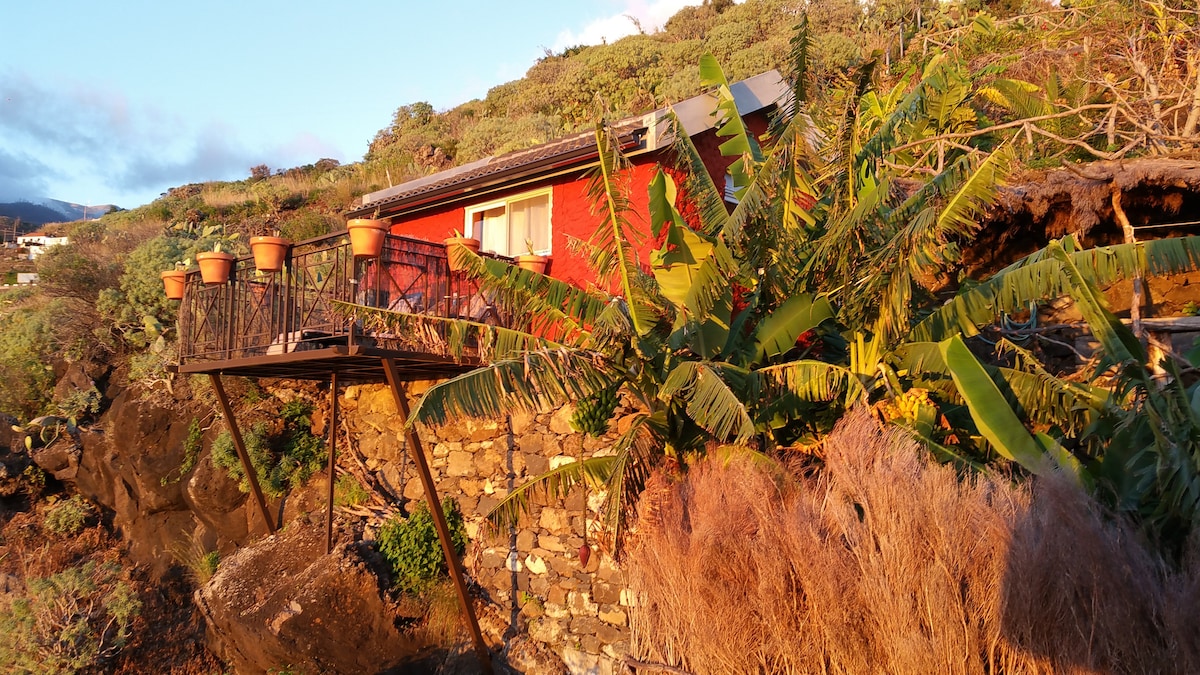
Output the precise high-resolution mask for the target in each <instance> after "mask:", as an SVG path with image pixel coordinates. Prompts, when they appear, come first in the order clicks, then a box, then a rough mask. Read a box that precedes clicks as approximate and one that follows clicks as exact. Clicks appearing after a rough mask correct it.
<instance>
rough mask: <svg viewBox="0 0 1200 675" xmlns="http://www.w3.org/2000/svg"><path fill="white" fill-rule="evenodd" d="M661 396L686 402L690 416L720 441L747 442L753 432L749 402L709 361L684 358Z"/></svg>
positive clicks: (664, 399) (674, 370)
mask: <svg viewBox="0 0 1200 675" xmlns="http://www.w3.org/2000/svg"><path fill="white" fill-rule="evenodd" d="M658 396H659V399H660V400H662V401H664V402H665V401H670V400H671V399H676V400H678V401H680V402H681V403H683V405H684V409H685V410H686V411H687V414H688V417H690V418H691V419H692V421H694V422H695V423H696V424H698V425H699V426H700V427H701V428H703V429H704V430H705V431H707V432H708V433H710V434H712V435H713V437H714V438H716V439H718V440H721V441H724V440H731V439H732V440H734V441H736V442H744V441H746V440H748V439H749V438H750V437H751V436H753V435H754V421H753V420H751V419H750V415H749V413H748V412H747V411H746V405H745V404H744V403H743V402H742V401H741V400H740V399H739V398H738V396H737V394H735V393H733V391H732V390H731V389H730V388H729V385H728V384H726V383H725V380H724V379H722V378H721V375H720V373H719V372H718V371H717V370H716V369H714V368H713V367H712V366H711V365H709V364H705V363H701V362H697V361H684V362H683V363H680V364H679V365H677V366H675V368H674V369H673V370H672V371H671V372H670V374H669V375H667V379H666V380H665V381H664V382H663V386H662V390H661V391H660V392H659V395H658Z"/></svg>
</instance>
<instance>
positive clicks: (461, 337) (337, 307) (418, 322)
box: [332, 301, 563, 361]
mask: <svg viewBox="0 0 1200 675" xmlns="http://www.w3.org/2000/svg"><path fill="white" fill-rule="evenodd" d="M332 307H333V310H334V311H335V312H338V313H340V314H342V315H343V316H346V317H350V318H353V319H356V320H358V321H361V322H362V327H363V329H364V330H366V331H368V332H370V333H373V334H374V335H375V336H376V337H377V338H378V339H381V340H390V341H394V342H397V343H399V344H401V345H405V346H408V347H410V348H417V349H420V350H422V351H424V352H426V353H429V354H438V355H442V356H449V357H451V358H454V359H455V360H461V359H462V358H463V357H464V356H466V355H467V354H468V353H469V352H474V355H475V356H476V357H478V358H479V360H481V361H490V360H493V359H504V358H509V357H510V356H512V355H514V354H520V353H524V352H528V351H536V350H546V349H560V348H562V347H563V345H562V344H560V343H558V342H554V341H553V340H548V339H546V338H545V337H543V336H541V335H535V334H532V333H528V332H525V331H520V330H516V329H512V328H505V327H503V326H493V325H491V324H487V323H482V322H479V321H469V320H467V319H451V318H447V317H442V316H433V315H430V314H408V313H405V312H396V311H392V310H388V309H380V308H378V307H367V306H365V305H356V304H353V303H348V302H341V301H334V302H333V303H332Z"/></svg>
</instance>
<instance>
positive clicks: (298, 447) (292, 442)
mask: <svg viewBox="0 0 1200 675" xmlns="http://www.w3.org/2000/svg"><path fill="white" fill-rule="evenodd" d="M311 412H312V406H311V404H309V403H307V402H305V401H292V402H291V403H288V404H287V405H285V406H284V407H283V410H282V412H281V414H280V417H281V418H282V419H283V421H284V430H283V433H281V434H280V435H279V436H277V437H274V438H270V437H268V431H267V426H266V425H265V424H262V423H259V424H256V425H254V427H252V428H251V429H250V431H249V433H244V434H243V440H244V441H245V442H246V453H247V454H248V455H250V464H251V465H252V466H253V467H254V472H255V474H256V475H257V476H258V482H259V485H261V486H262V489H263V492H265V493H266V494H267V495H268V496H270V497H281V496H283V494H284V492H286V491H287V489H288V488H289V487H299V486H300V485H303V484H304V483H305V482H306V481H307V480H308V479H309V478H311V477H312V475H313V474H314V473H317V472H318V471H320V470H321V469H322V467H323V466H324V465H325V460H326V458H327V457H328V455H327V454H326V452H325V443H324V441H322V440H321V439H319V438H317V437H316V436H313V435H312V432H311V431H310V428H311V427H312V420H311V419H310V418H309V415H310V414H311ZM273 446H274V448H277V449H273ZM212 461H213V464H214V465H215V466H217V467H218V468H222V469H225V470H226V471H227V472H228V473H229V477H230V478H233V479H234V480H236V481H238V488H239V489H241V491H242V492H249V491H250V482H249V481H248V480H246V475H245V472H244V471H243V470H242V463H241V461H240V460H239V459H238V456H237V449H236V448H235V447H234V445H233V437H232V436H231V435H230V434H229V432H228V431H225V432H222V433H221V435H219V436H217V438H216V440H215V441H213V444H212Z"/></svg>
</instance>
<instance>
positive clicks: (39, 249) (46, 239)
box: [17, 234, 71, 260]
mask: <svg viewBox="0 0 1200 675" xmlns="http://www.w3.org/2000/svg"><path fill="white" fill-rule="evenodd" d="M69 243H71V239H70V237H51V236H48V235H45V234H27V235H24V236H21V237H17V246H18V247H20V248H24V249H27V250H28V251H29V259H30V260H37V258H38V256H40V255H41V254H43V253H45V252H46V251H47V250H49V249H50V247H51V246H59V245H66V244H69Z"/></svg>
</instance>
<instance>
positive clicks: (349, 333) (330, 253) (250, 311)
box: [178, 232, 507, 382]
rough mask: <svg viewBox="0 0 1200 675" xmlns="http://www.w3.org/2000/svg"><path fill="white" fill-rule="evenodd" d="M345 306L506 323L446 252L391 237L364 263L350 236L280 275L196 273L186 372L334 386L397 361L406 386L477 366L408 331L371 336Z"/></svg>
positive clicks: (182, 317) (321, 242)
mask: <svg viewBox="0 0 1200 675" xmlns="http://www.w3.org/2000/svg"><path fill="white" fill-rule="evenodd" d="M336 301H340V302H348V303H355V304H362V305H367V306H370V307H381V308H387V309H392V310H395V311H400V312H405V313H410V314H426V315H433V316H439V317H451V318H464V319H473V320H483V321H489V322H495V323H498V324H502V325H507V322H506V321H505V319H504V317H502V316H501V313H500V311H499V310H498V309H497V308H496V307H494V306H493V305H492V304H491V303H490V302H488V301H487V299H486V296H485V294H483V293H481V292H480V291H479V288H478V286H477V285H476V284H475V283H474V282H473V281H470V280H468V279H465V278H463V276H462V275H460V274H457V273H452V272H450V269H449V266H448V265H447V263H446V252H445V247H444V246H443V245H442V244H440V243H431V242H427V241H422V240H418V239H410V238H407V237H398V236H394V235H389V236H388V237H387V239H386V241H385V244H384V250H383V255H382V256H381V257H380V258H379V259H366V260H364V259H356V258H354V256H353V255H352V254H351V251H350V243H349V240H348V238H347V237H346V233H345V232H339V233H335V234H332V235H327V236H323V237H318V238H315V239H310V240H307V241H303V242H300V243H298V244H296V245H295V246H293V248H292V251H291V255H290V258H289V260H288V262H287V265H286V267H285V268H284V270H283V271H281V272H275V273H266V274H263V273H259V272H258V271H257V270H255V268H254V261H253V259H252V258H250V257H246V258H241V259H239V260H237V261H236V262H235V264H234V269H233V272H232V274H231V275H230V280H229V282H228V283H224V284H220V285H213V286H206V285H205V284H204V283H203V282H202V281H201V279H200V275H199V273H192V274H189V275H188V279H187V288H186V291H185V294H184V299H183V301H182V303H181V304H180V308H179V366H178V372H181V373H223V374H228V375H242V376H246V377H283V378H294V379H305V380H328V379H329V378H330V375H331V374H332V373H335V372H336V373H337V374H338V379H339V380H342V381H345V382H352V381H360V382H361V381H373V382H382V381H383V380H384V370H383V366H382V360H383V359H385V358H389V359H393V360H394V362H395V363H396V365H397V367H398V369H399V372H400V375H401V376H402V377H403V378H404V379H406V380H416V379H430V378H436V377H446V376H452V375H455V374H457V373H460V372H463V371H464V370H468V369H470V368H471V367H474V366H475V365H477V364H478V362H477V360H476V359H475V358H474V357H473V355H471V354H470V353H469V352H468V354H467V355H466V356H465V357H464V358H463V359H461V360H459V361H455V360H454V359H452V358H450V357H449V356H448V355H447V354H442V353H436V352H435V351H433V349H432V348H431V347H430V346H429V343H428V342H427V341H426V342H417V341H416V340H415V339H412V338H410V336H405V335H381V334H368V333H365V332H364V331H363V330H362V327H361V326H360V325H358V324H357V323H356V322H355V321H354V320H353V319H351V318H348V317H346V316H343V315H342V314H341V313H339V312H336V311H335V310H334V308H333V303H334V302H336Z"/></svg>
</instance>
